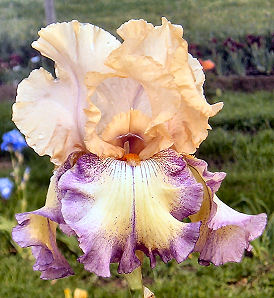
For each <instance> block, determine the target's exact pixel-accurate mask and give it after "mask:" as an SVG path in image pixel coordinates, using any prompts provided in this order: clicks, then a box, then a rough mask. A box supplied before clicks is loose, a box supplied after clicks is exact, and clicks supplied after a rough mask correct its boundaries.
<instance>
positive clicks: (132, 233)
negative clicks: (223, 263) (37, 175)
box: [58, 150, 203, 277]
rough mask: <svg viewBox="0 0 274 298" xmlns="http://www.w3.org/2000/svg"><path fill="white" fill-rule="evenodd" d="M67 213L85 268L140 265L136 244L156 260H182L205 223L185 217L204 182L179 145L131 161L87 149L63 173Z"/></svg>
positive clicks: (197, 202) (124, 269) (196, 204)
mask: <svg viewBox="0 0 274 298" xmlns="http://www.w3.org/2000/svg"><path fill="white" fill-rule="evenodd" d="M58 188H59V193H60V194H62V198H61V204H62V209H61V210H62V214H63V217H64V220H65V222H66V224H67V225H68V226H69V227H70V228H71V229H72V230H74V231H75V233H76V234H77V236H78V239H79V243H80V247H81V248H82V250H83V252H84V255H83V256H81V257H80V258H79V260H80V262H82V263H84V265H85V269H87V270H89V271H91V272H94V273H96V274H97V275H100V276H104V277H107V276H110V272H109V264H110V263H113V262H118V263H119V267H118V272H119V273H129V272H131V271H133V270H134V269H135V268H137V267H138V266H140V261H139V259H138V258H137V257H136V255H135V251H136V250H141V251H143V252H144V253H145V254H146V255H147V256H149V258H150V260H151V265H152V266H154V265H155V256H156V255H160V257H161V258H162V259H163V261H164V262H168V261H169V260H171V259H172V258H175V259H176V260H177V261H178V262H181V261H183V260H185V259H186V258H187V256H188V255H189V253H191V252H192V251H193V248H194V245H195V242H196V241H197V239H198V237H199V229H200V223H199V222H196V223H183V222H181V219H183V218H186V217H188V216H189V215H191V214H194V213H196V212H197V211H198V210H199V208H200V206H201V202H202V196H203V190H202V189H203V188H202V185H201V184H199V183H197V182H196V181H195V179H194V178H193V177H192V175H191V174H190V173H189V170H188V168H187V166H186V162H185V161H184V160H183V159H182V158H181V157H180V156H179V155H177V154H176V153H175V152H174V151H173V150H167V151H164V152H161V153H159V154H158V155H156V156H155V157H153V158H151V159H149V160H146V161H142V162H141V163H140V165H136V166H131V165H130V164H128V163H127V162H125V161H120V160H115V159H111V158H107V159H100V158H98V157H97V156H95V155H93V154H86V155H83V156H82V157H80V158H79V159H78V161H77V162H76V164H75V166H73V167H72V168H71V169H69V170H67V171H66V172H65V173H63V175H62V176H61V177H60V179H59V183H58Z"/></svg>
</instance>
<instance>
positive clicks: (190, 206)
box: [13, 18, 266, 279]
mask: <svg viewBox="0 0 274 298" xmlns="http://www.w3.org/2000/svg"><path fill="white" fill-rule="evenodd" d="M117 32H118V34H119V35H120V36H121V38H122V39H123V40H124V41H123V43H120V42H119V41H118V40H117V39H116V38H115V37H113V36H112V35H111V34H109V33H108V32H106V31H104V30H102V29H100V28H98V27H95V26H93V25H90V24H80V23H78V22H77V21H72V22H70V23H58V24H52V25H49V26H48V27H46V28H44V29H42V30H41V31H40V32H39V35H40V38H39V39H38V40H37V41H36V42H34V43H33V47H34V48H35V49H37V50H38V51H40V52H41V54H42V55H44V56H46V57H48V58H50V59H52V60H54V61H55V70H56V77H57V78H56V79H55V78H53V77H52V75H51V74H50V73H48V72H47V71H46V70H44V69H43V68H40V69H38V70H34V71H33V72H32V73H31V74H30V76H29V77H28V78H27V79H25V80H24V81H23V82H22V83H21V84H20V85H19V87H18V95H17V99H16V103H15V104H14V106H13V121H14V122H15V123H16V125H17V127H18V128H19V129H20V130H21V132H22V133H23V134H24V135H25V136H26V141H27V143H28V144H29V146H31V147H32V148H33V149H34V150H35V151H36V152H37V153H38V154H40V155H45V154H46V155H49V156H50V157H51V161H52V162H53V163H54V164H55V165H56V168H55V172H54V174H53V176H52V178H51V182H50V185H49V190H48V194H47V199H46V204H45V206H44V207H42V208H41V209H38V210H36V211H32V212H26V213H21V214H17V215H16V218H17V220H18V226H17V227H15V228H14V230H13V238H14V240H15V241H16V242H17V243H18V244H19V245H21V246H22V247H26V246H30V247H32V251H33V254H34V256H35V258H36V263H35V265H34V269H35V270H39V271H41V272H42V275H41V278H44V279H53V278H60V277H64V276H68V275H70V274H72V273H73V272H72V270H71V268H70V266H69V264H68V262H67V261H66V260H65V258H64V257H63V256H62V255H61V253H60V251H59V250H58V248H57V245H56V240H55V234H56V227H57V225H59V227H60V228H61V229H62V230H63V231H64V233H66V234H68V235H75V236H76V237H77V238H78V241H79V245H80V247H81V249H82V251H83V255H82V256H80V257H79V261H80V262H81V263H83V264H84V267H85V269H86V270H89V271H91V272H94V273H96V274H97V275H99V276H103V277H108V276H110V270H109V265H110V263H118V264H119V266H118V272H119V273H130V272H132V271H133V270H134V269H136V268H137V267H139V266H140V265H141V262H140V259H139V258H138V257H137V256H136V251H142V252H143V253H144V254H145V255H146V256H147V257H148V258H149V259H150V263H151V266H152V267H154V266H155V264H156V258H155V257H156V256H157V255H159V256H160V257H161V259H162V260H163V261H164V262H168V261H170V260H171V259H175V260H176V261H177V262H182V261H184V260H185V259H186V258H187V257H188V255H189V254H190V253H191V252H193V251H197V252H199V253H200V258H199V262H200V264H203V265H207V264H209V263H210V262H211V263H214V264H215V265H221V264H224V263H226V262H239V261H240V260H241V258H242V256H243V253H244V251H245V250H246V249H247V250H249V249H251V245H250V241H252V240H253V239H255V238H257V237H258V236H260V235H261V233H262V231H263V230H264V227H265V225H266V215H265V214H259V215H255V216H251V215H245V214H242V213H239V212H237V211H234V210H232V209H231V208H229V207H228V206H226V205H225V204H224V203H222V202H221V201H220V200H219V199H218V198H217V197H216V195H215V193H216V191H217V190H218V188H219V186H220V184H221V182H222V180H223V178H224V176H225V174H224V173H211V172H209V171H208V170H207V164H206V163H205V162H204V161H202V160H199V159H196V158H194V157H191V156H190V154H193V153H194V152H195V151H196V148H198V147H199V145H200V143H201V142H202V141H203V140H204V139H205V138H206V137H207V134H208V132H207V130H208V129H209V128H210V126H209V125H208V119H209V117H211V116H214V115H215V114H216V113H217V112H218V111H219V110H220V109H221V108H222V103H217V104H214V105H210V104H208V103H207V102H206V100H205V97H204V95H203V89H202V86H203V83H204V74H203V71H202V67H201V65H200V64H199V62H198V60H197V59H195V58H193V57H192V56H191V55H190V54H188V51H187V43H186V41H185V40H184V39H182V33H183V29H182V27H181V26H178V25H172V24H171V23H170V22H168V21H167V20H166V19H165V18H163V20H162V25H161V26H156V27H154V26H153V25H152V24H149V23H147V22H145V21H143V20H131V21H129V22H127V23H125V24H123V25H122V26H121V27H120V28H119V29H118V31H117ZM186 218H190V220H191V222H187V221H186V220H185V219H186Z"/></svg>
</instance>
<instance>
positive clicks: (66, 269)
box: [12, 211, 73, 279]
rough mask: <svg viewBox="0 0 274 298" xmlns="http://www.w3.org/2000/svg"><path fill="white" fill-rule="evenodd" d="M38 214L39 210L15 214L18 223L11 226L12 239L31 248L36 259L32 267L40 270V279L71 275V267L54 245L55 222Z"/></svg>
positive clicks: (22, 245)
mask: <svg viewBox="0 0 274 298" xmlns="http://www.w3.org/2000/svg"><path fill="white" fill-rule="evenodd" d="M38 214H39V211H36V212H27V213H21V214H17V215H16V219H17V221H18V225H17V226H16V227H15V228H13V231H12V238H13V240H14V241H15V242H16V243H17V244H18V245H20V246H21V247H31V248H32V253H33V255H34V257H35V259H36V263H35V264H34V266H33V269H34V270H38V271H41V278H42V279H56V278H62V277H66V276H69V275H72V274H73V271H72V269H71V268H70V266H69V264H68V262H67V261H66V260H65V258H64V257H63V256H62V254H61V253H60V251H59V250H58V248H57V245H56V240H55V229H56V224H55V223H54V222H52V221H51V220H50V219H48V218H45V217H43V216H41V215H38Z"/></svg>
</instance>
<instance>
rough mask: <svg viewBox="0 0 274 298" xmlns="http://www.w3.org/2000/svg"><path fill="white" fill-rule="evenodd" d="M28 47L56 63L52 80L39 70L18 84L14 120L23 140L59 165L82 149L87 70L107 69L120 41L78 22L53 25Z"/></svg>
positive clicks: (49, 75) (48, 74) (102, 70)
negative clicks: (109, 56)
mask: <svg viewBox="0 0 274 298" xmlns="http://www.w3.org/2000/svg"><path fill="white" fill-rule="evenodd" d="M39 35H40V38H39V39H38V40H37V41H36V42H34V43H33V47H34V48H35V49H37V50H38V51H40V52H41V53H42V55H44V56H46V57H48V58H50V59H52V60H54V61H55V63H56V76H57V79H54V78H53V77H52V75H51V74H50V73H48V72H47V71H45V70H44V69H40V70H35V71H33V72H32V73H31V74H30V76H29V78H27V79H25V80H23V82H22V83H20V84H19V87H18V93H17V98H16V103H15V104H14V106H13V121H14V122H15V124H16V125H17V126H18V128H19V129H20V130H21V131H22V132H23V133H24V134H25V136H26V140H27V142H28V144H29V145H30V146H31V147H32V148H33V149H34V150H35V151H36V152H37V153H38V154H40V155H44V154H47V155H50V156H51V160H52V162H53V163H55V164H57V165H59V164H61V163H62V162H64V160H66V158H67V157H68V155H69V154H70V153H71V152H73V151H75V150H85V144H84V126H85V122H86V116H85V113H84V108H86V107H87V101H86V97H87V89H86V86H85V85H84V77H85V75H86V73H87V71H97V72H101V73H107V72H111V69H109V68H108V67H107V66H105V65H104V60H105V58H106V57H107V56H108V55H109V53H110V52H111V51H112V50H113V49H115V48H117V47H118V46H119V45H120V42H119V41H118V40H117V39H116V38H115V37H114V36H112V35H111V34H109V33H108V32H106V31H104V30H102V29H100V28H98V27H95V26H93V25H90V24H80V23H79V22H77V21H72V22H69V23H57V24H52V25H50V26H48V27H46V28H43V29H42V30H41V31H40V32H39Z"/></svg>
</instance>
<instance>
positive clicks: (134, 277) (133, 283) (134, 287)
mask: <svg viewBox="0 0 274 298" xmlns="http://www.w3.org/2000/svg"><path fill="white" fill-rule="evenodd" d="M125 278H126V280H127V283H128V287H129V291H130V294H131V297H132V298H143V297H144V287H143V281H142V271H141V266H140V267H138V268H137V269H135V270H134V271H132V272H131V273H129V274H125Z"/></svg>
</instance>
